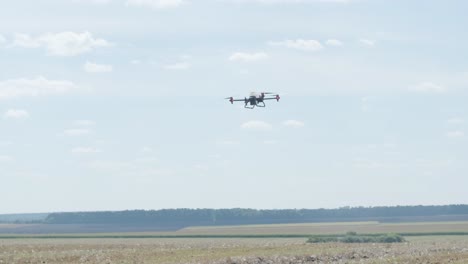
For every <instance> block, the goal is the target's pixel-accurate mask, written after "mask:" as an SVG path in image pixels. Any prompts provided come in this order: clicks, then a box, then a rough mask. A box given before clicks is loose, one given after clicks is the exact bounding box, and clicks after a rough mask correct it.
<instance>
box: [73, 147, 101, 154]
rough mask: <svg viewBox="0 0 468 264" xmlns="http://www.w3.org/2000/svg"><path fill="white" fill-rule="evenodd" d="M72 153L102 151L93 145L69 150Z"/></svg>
mask: <svg viewBox="0 0 468 264" xmlns="http://www.w3.org/2000/svg"><path fill="white" fill-rule="evenodd" d="M71 152H72V153H76V154H93V153H100V152H102V151H101V150H100V149H97V148H93V147H77V148H73V149H72V150H71Z"/></svg>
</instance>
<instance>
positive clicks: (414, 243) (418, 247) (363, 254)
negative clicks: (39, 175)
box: [0, 236, 468, 264]
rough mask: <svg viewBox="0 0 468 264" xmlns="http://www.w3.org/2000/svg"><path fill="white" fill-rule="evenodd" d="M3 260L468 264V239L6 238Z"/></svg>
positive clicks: (2, 243) (1, 251) (1, 245)
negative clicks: (311, 241) (366, 241)
mask: <svg viewBox="0 0 468 264" xmlns="http://www.w3.org/2000/svg"><path fill="white" fill-rule="evenodd" d="M0 263H2V264H3V263H8V264H10V263H17V264H23V263H53V264H58V263H99V264H101V263H109V264H110V263H156V264H158V263H193V264H194V263H200V264H202V263H203V264H211V263H213V264H234V263H236V264H257V263H271V264H275V263H468V237H466V236H458V237H452V236H438V237H419V238H409V242H407V243H402V244H338V243H328V244H306V243H305V239H300V238H295V239H290V238H276V239H257V238H255V239H224V238H216V239H202V238H197V239H183V238H178V239H101V238H95V239H4V240H0Z"/></svg>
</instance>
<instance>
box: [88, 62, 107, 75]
mask: <svg viewBox="0 0 468 264" xmlns="http://www.w3.org/2000/svg"><path fill="white" fill-rule="evenodd" d="M83 69H84V70H85V72H89V73H105V72H112V70H113V67H112V65H107V64H97V63H92V62H89V61H88V62H86V63H85V64H84V66H83Z"/></svg>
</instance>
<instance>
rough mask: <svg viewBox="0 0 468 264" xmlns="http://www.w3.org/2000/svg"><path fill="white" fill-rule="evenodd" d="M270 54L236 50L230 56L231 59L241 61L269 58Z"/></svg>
mask: <svg viewBox="0 0 468 264" xmlns="http://www.w3.org/2000/svg"><path fill="white" fill-rule="evenodd" d="M268 58H269V56H268V54H266V53H265V52H255V53H245V52H235V53H233V54H232V55H231V56H230V57H229V60H230V61H241V62H255V61H260V60H265V59H268Z"/></svg>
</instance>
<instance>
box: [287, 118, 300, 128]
mask: <svg viewBox="0 0 468 264" xmlns="http://www.w3.org/2000/svg"><path fill="white" fill-rule="evenodd" d="M283 125H284V126H287V127H293V128H301V127H304V126H305V123H304V122H302V121H299V120H287V121H284V122H283Z"/></svg>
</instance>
